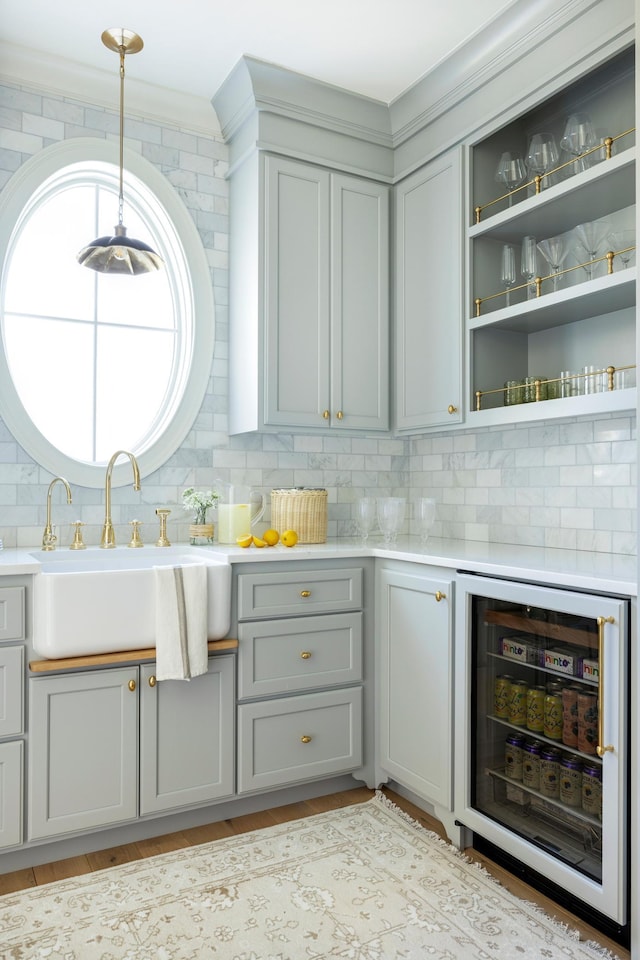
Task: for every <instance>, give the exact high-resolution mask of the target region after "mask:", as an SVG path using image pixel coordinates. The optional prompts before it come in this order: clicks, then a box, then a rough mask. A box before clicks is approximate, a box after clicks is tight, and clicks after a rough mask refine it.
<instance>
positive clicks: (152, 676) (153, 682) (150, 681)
mask: <svg viewBox="0 0 640 960" xmlns="http://www.w3.org/2000/svg"><path fill="white" fill-rule="evenodd" d="M157 682H158V681H157V679H156V678H155V676H154V675H153V674H151V676H150V677H149V686H150V687H155V685H156V683H157Z"/></svg>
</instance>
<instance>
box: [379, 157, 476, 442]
mask: <svg viewBox="0 0 640 960" xmlns="http://www.w3.org/2000/svg"><path fill="white" fill-rule="evenodd" d="M461 167H462V164H461V149H460V148H455V149H453V150H450V151H449V152H447V153H446V154H443V155H442V156H441V157H438V158H437V159H436V160H433V161H432V162H431V163H429V164H427V165H426V166H425V167H422V168H421V169H420V170H418V171H417V172H416V173H414V174H412V175H411V176H410V177H407V178H406V179H405V180H403V181H402V182H401V183H400V184H399V185H398V186H397V188H396V194H395V197H396V258H395V264H396V334H395V363H396V378H395V425H396V427H397V429H398V430H399V431H401V432H405V433H409V432H416V431H419V430H424V429H428V428H430V427H448V426H451V425H452V424H455V423H458V422H460V420H461V419H462V410H463V400H462V290H463V271H462V180H461V176H462V174H461Z"/></svg>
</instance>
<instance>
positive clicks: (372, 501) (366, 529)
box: [356, 497, 376, 543]
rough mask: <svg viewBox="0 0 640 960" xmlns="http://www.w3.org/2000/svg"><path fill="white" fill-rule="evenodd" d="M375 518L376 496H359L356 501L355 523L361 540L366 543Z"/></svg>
mask: <svg viewBox="0 0 640 960" xmlns="http://www.w3.org/2000/svg"><path fill="white" fill-rule="evenodd" d="M375 520H376V498H375V497H360V499H359V500H357V501H356V524H357V527H358V533H359V534H360V536H361V537H362V542H363V543H366V542H367V538H368V536H369V534H370V533H371V530H372V528H373V525H374V523H375Z"/></svg>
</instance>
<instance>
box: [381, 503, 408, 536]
mask: <svg viewBox="0 0 640 960" xmlns="http://www.w3.org/2000/svg"><path fill="white" fill-rule="evenodd" d="M406 503H407V501H406V499H405V497H378V524H379V525H380V530H381V531H382V539H383V540H384V542H385V543H386V544H390V543H395V542H396V538H397V536H398V531H399V529H400V527H401V526H402V524H403V523H404V513H405V508H406Z"/></svg>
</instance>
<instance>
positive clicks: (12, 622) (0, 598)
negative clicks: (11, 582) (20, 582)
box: [0, 587, 25, 642]
mask: <svg viewBox="0 0 640 960" xmlns="http://www.w3.org/2000/svg"><path fill="white" fill-rule="evenodd" d="M24 593H25V588H24V587H0V642H3V641H5V640H24V636H25V633H24Z"/></svg>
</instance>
